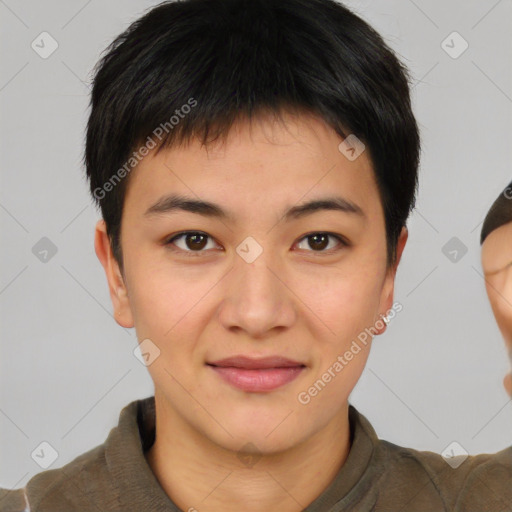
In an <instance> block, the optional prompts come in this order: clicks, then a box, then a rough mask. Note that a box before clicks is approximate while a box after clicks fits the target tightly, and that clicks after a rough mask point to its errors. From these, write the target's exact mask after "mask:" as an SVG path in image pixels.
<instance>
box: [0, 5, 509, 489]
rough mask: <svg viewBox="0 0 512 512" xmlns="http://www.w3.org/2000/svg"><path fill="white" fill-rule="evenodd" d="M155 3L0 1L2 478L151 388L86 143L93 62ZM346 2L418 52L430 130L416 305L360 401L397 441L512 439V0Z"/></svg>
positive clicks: (86, 445)
mask: <svg viewBox="0 0 512 512" xmlns="http://www.w3.org/2000/svg"><path fill="white" fill-rule="evenodd" d="M155 4H156V2H154V1H149V0H146V1H143V0H128V1H127V0H123V1H121V0H109V1H102V2H100V1H98V0H90V1H86V0H73V1H70V0H68V1H66V2H64V1H39V2H36V1H33V0H31V1H29V0H5V1H2V0H0V16H1V18H0V19H1V24H0V38H1V48H2V66H1V70H0V108H1V138H0V140H1V142H0V143H1V148H0V155H1V158H0V162H1V165H2V173H1V192H0V223H1V237H2V238H1V265H0V312H1V318H0V320H1V346H0V347H1V354H0V356H1V358H0V386H1V388H0V389H1V394H0V434H1V438H0V450H1V452H0V456H1V462H0V485H1V486H3V487H7V488H13V487H19V486H22V485H24V484H25V483H26V481H27V480H28V479H29V478H30V477H31V476H33V475H34V474H35V473H37V472H39V471H41V467H40V466H38V465H37V463H36V462H35V461H34V460H33V459H32V457H31V453H32V452H33V450H34V449H35V448H36V447H38V446H39V444H40V443H41V442H42V441H46V442H48V443H50V444H51V445H52V446H53V447H54V448H55V450H56V451H57V452H58V458H57V460H56V461H55V462H54V463H53V466H52V467H59V466H61V465H63V464H65V463H66V462H68V461H70V460H72V459H73V458H75V457H76V456H77V455H79V454H80V453H82V452H84V451H85V450H88V449H90V448H92V447H93V446H95V445H97V444H99V443H102V442H103V441H104V439H105V438H106V436H107V434H108V432H109V430H110V428H112V426H114V425H115V424H116V422H117V418H118V414H119V411H120V410H121V408H122V407H123V406H124V405H126V404H127V403H128V402H130V401H131V400H134V399H137V398H142V397H145V396H149V395H151V394H152V391H153V387H152V382H151V380H150V378H149V375H148V373H147V370H146V368H145V367H144V366H143V365H142V364H141V363H140V362H139V361H138V360H137V359H136V358H135V357H134V355H133V352H132V351H133V349H134V348H135V346H136V337H135V332H134V330H133V329H131V330H125V329H123V328H121V327H119V326H118V325H117V324H116V322H115V321H114V320H113V318H112V314H111V311H112V307H111V303H110V297H109V295H108V288H107V283H106V279H105V276H104V272H103V269H102V267H101V265H100V263H99V261H98V260H97V258H96V255H95V253H94V246H93V232H94V225H95V222H96V220H97V219H98V218H99V214H98V213H97V211H96V210H95V208H94V207H93V206H92V201H91V199H90V198H89V196H88V193H87V188H86V183H85V180H84V178H83V169H82V165H81V158H82V150H83V140H84V127H85V122H86V119H87V113H88V94H89V90H90V88H89V80H90V71H91V70H92V68H93V66H94V64H95V63H96V61H97V60H98V58H99V56H100V53H101V51H102V50H103V49H104V48H105V47H106V46H107V44H108V43H109V42H110V41H111V40H112V39H113V38H114V36H116V35H117V34H118V33H120V32H121V31H122V30H123V29H125V28H126V27H127V26H128V25H129V23H130V22H131V21H133V20H135V19H136V18H137V17H138V16H139V15H140V14H141V13H142V12H143V11H144V10H145V9H146V8H148V7H150V6H152V5H155ZM347 4H348V5H349V6H351V7H352V8H353V9H355V10H356V12H358V13H359V14H360V15H361V16H362V17H363V18H365V19H366V20H368V21H369V22H370V23H371V24H372V25H373V26H374V27H375V28H376V29H377V30H378V31H379V32H380V33H381V34H382V35H383V36H384V38H385V39H386V41H387V42H388V43H389V44H390V45H391V46H392V47H393V48H394V49H395V50H396V51H397V52H398V53H399V55H400V56H401V57H402V58H403V60H404V61H405V63H406V64H407V65H408V66H409V67H410V69H411V71H412V74H413V76H414V79H415V86H414V90H413V95H414V105H415V112H416V114H417V118H418V120H419V123H420V126H421V131H422V137H423V156H422V165H421V174H420V193H419V197H418V204H417V210H416V211H415V212H414V214H413V215H412V217H411V219H410V221H409V229H410V238H409V242H408V245H407V247H406V249H405V252H404V256H403V260H402V263H401V266H400V268H399V272H398V276H397V289H396V296H395V299H396V300H397V301H399V302H401V303H402V304H403V311H402V312H401V313H399V314H398V316H397V317H396V318H395V320H394V321H393V322H392V324H391V325H390V326H389V328H388V331H387V332H386V333H385V334H384V335H383V336H380V337H377V338H375V341H374V346H373V351H372V353H371V356H370V359H369V361H368V366H367V368H366V370H365V372H364V374H363V376H362V377H361V380H360V382H359V383H358V385H357V387H356V389H355V391H354V392H353V394H352V397H351V401H352V403H353V404H354V405H356V406H357V407H358V408H359V410H360V411H361V412H362V413H363V414H365V415H366V416H367V417H368V418H369V420H370V421H371V422H372V423H373V425H374V427H375V429H376V431H377V433H378V434H379V436H380V437H382V438H385V439H387V440H389V441H391V442H394V443H396V444H401V445H405V446H411V447H414V448H417V449H422V450H431V451H435V452H442V451H443V450H444V449H445V448H446V446H447V445H449V444H450V443H451V442H452V441H454V440H456V441H457V442H459V443H460V444H461V445H462V446H463V447H464V448H465V449H466V450H467V451H468V452H469V453H479V452H494V451H497V450H500V449H503V448H504V447H506V446H508V445H510V443H511V440H512V434H511V432H512V429H511V425H512V407H511V405H510V403H511V401H510V399H509V398H508V397H507V395H506V393H505V391H504V389H503V386H502V379H503V376H504V375H505V373H506V372H507V371H508V362H507V357H506V351H505V348H504V344H503V341H502V339H501V336H500V333H499V330H498V328H497V326H496V324H495V321H494V317H493V315H492V311H491V309H490V306H489V304H488V302H487V297H486V294H485V288H484V281H483V278H482V276H481V267H480V247H479V242H478V237H479V232H480V227H481V222H482V221H483V218H484V216H485V214H486V212H487V210H488V208H489V207H490V205H491V203H492V202H493V201H494V199H495V198H496V197H497V196H498V194H499V193H500V191H501V190H502V189H503V188H504V187H505V185H506V184H507V183H508V182H509V181H510V180H511V179H512V166H511V161H512V158H511V157H512V149H511V148H512V144H511V133H512V116H511V112H512V71H511V70H512V68H511V64H510V63H511V62H512V45H511V43H510V34H511V32H512V2H511V1H510V0H501V1H495V0H492V1H491V0H489V1H484V0H472V1H468V0H457V1H446V0H434V1H432V0H430V1H426V0H415V1H412V0H407V1H406V0H402V1H392V0H380V1H375V0H373V1H369V0H364V1H363V0H361V1H355V0H354V1H349V2H347ZM43 31H47V32H49V33H50V34H51V36H52V37H53V38H54V39H55V40H56V41H57V42H58V45H59V46H58V48H57V50H56V51H55V52H54V53H53V54H52V55H51V56H49V57H48V58H46V59H43V58H41V57H40V56H39V55H38V54H37V53H36V52H35V51H34V50H33V49H32V48H31V43H32V41H33V40H35V39H36V38H37V37H38V36H39V34H40V33H41V32H43ZM453 31H457V32H458V33H460V35H461V36H462V37H463V38H464V39H465V40H466V41H467V42H468V44H469V47H468V49H467V50H466V51H465V52H464V53H463V54H462V55H460V56H459V57H458V58H456V59H454V58H452V57H450V56H449V55H448V54H447V53H446V52H445V51H444V49H443V48H442V46H441V43H442V41H443V40H445V38H446V37H447V36H448V35H449V34H451V33H452V32H453ZM448 41H449V44H450V45H451V46H453V47H454V48H453V49H452V51H457V50H459V49H460V48H461V46H460V41H457V40H454V42H453V43H450V40H448ZM46 48H48V45H46ZM42 237H47V238H48V239H50V240H51V241H52V242H53V244H55V246H56V248H57V253H56V254H55V255H54V256H53V257H50V255H51V253H50V255H49V256H48V261H47V262H42V261H40V260H39V259H38V258H37V257H36V256H35V255H34V254H33V252H32V249H33V247H34V246H35V245H36V244H37V243H38V241H39V240H40V239H41V238H42ZM452 237H457V239H458V242H457V243H458V244H459V245H460V244H464V246H466V247H467V253H466V254H465V255H463V256H462V257H460V254H461V252H459V259H458V260H457V261H451V260H450V259H449V258H448V257H447V256H445V254H444V253H443V250H442V248H443V247H444V246H445V244H446V243H447V242H448V241H449V240H450V239H452ZM445 252H446V251H445Z"/></svg>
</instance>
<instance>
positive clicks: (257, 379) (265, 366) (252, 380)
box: [208, 356, 305, 392]
mask: <svg viewBox="0 0 512 512" xmlns="http://www.w3.org/2000/svg"><path fill="white" fill-rule="evenodd" d="M208 366H210V367H211V368H212V369H213V370H214V371H215V372H216V373H217V374H218V375H219V376H220V377H222V378H223V379H224V380H225V381H226V382H228V383H229V384H231V385H232V386H234V387H236V388H238V389H241V390H242V391H249V392H263V391H272V390H273V389H276V388H278V387H281V386H283V385H284V384H287V383H288V382H291V381H292V380H294V379H295V378H296V377H297V376H298V375H299V374H300V373H301V372H302V370H304V368H305V365H304V364H302V363H299V362H298V361H292V360H291V359H286V358H284V357H280V356H272V357H264V358H250V357H245V356H235V357H230V358H227V359H221V360H218V361H213V362H212V363H208Z"/></svg>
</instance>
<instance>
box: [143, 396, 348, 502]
mask: <svg viewBox="0 0 512 512" xmlns="http://www.w3.org/2000/svg"><path fill="white" fill-rule="evenodd" d="M155 406H156V411H157V414H156V437H155V442H154V444H153V446H152V447H151V449H150V450H148V452H147V453H146V458H147V461H148V464H149V465H150V467H151V470H152V471H153V473H154V474H155V476H156V478H157V480H158V481H159V483H160V485H161V487H162V488H163V490H164V491H165V493H166V494H167V495H168V496H169V497H170V499H171V500H172V501H173V502H174V503H175V504H176V506H178V507H179V508H180V509H181V510H184V511H187V512H194V511H201V512H217V511H222V512H231V511H235V510H236V511H237V512H238V511H240V510H244V511H246V512H261V511H268V510H280V511H282V512H298V511H301V510H304V509H305V508H306V507H307V506H308V505H309V504H310V503H312V502H313V501H314V500H315V499H316V498H317V497H318V496H319V495H320V494H322V492H323V491H324V490H325V489H326V488H327V487H328V485H329V484H330V483H331V482H332V481H333V479H334V478H335V476H336V474H337V473H338V471H339V470H340V468H341V466H342V465H343V464H344V462H345V460H346V458H347V456H348V453H349V451H350V425H349V421H348V403H346V404H345V407H343V408H342V410H341V411H340V413H339V414H338V415H337V416H335V417H334V418H333V419H332V420H331V421H330V422H329V423H328V424H327V425H325V426H324V427H323V428H322V429H321V430H319V431H317V432H316V433H315V434H314V435H312V436H311V437H310V438H308V439H306V440H305V441H304V442H302V443H301V444H300V445H298V446H294V447H292V448H290V449H288V450H286V451H282V452H278V453H270V454H258V455H257V456H256V457H254V458H252V459H251V455H249V454H245V455H244V456H243V460H244V461H245V465H244V464H241V463H240V461H241V460H242V459H241V454H240V453H236V452H233V451H232V450H229V449H225V448H223V447H221V446H219V445H218V444H216V443H214V442H213V441H211V440H210V439H208V438H207V437H205V436H204V435H203V434H202V433H201V432H198V431H197V430H196V429H194V428H193V427H192V426H191V425H190V424H188V423H186V422H184V421H183V419H182V418H180V417H179V416H177V415H176V414H175V413H174V411H173V410H172V408H171V407H169V406H168V404H166V403H165V402H164V401H163V400H159V399H158V397H157V395H156V394H155ZM251 461H252V463H251Z"/></svg>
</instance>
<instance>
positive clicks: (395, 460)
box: [358, 413, 512, 512]
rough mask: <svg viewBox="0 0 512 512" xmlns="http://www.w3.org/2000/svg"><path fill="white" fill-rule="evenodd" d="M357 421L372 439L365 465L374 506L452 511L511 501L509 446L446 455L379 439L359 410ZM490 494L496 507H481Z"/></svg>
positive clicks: (500, 507)
mask: <svg viewBox="0 0 512 512" xmlns="http://www.w3.org/2000/svg"><path fill="white" fill-rule="evenodd" d="M358 421H359V423H360V425H361V427H362V429H363V430H364V431H365V432H366V434H367V435H368V437H369V438H370V439H371V441H372V445H373V454H372V457H371V461H370V463H369V466H368V470H369V472H370V473H371V474H372V475H373V478H372V482H373V483H372V486H373V488H374V491H375V494H376V496H377V497H376V503H377V504H378V507H377V509H376V510H388V509H389V510H392V509H400V506H401V507H402V508H403V510H415V511H430V510H432V509H433V508H432V507H433V506H434V508H435V509H436V510H439V511H441V510H450V511H451V512H453V511H457V512H459V511H460V512H462V511H470V510H471V511H474V510H508V509H506V506H507V505H508V506H510V503H512V447H509V448H506V449H505V450H502V451H500V452H497V453H493V454H479V455H468V456H461V457H457V456H455V457H451V458H448V457H447V458H445V457H443V456H442V455H441V454H440V453H435V452H432V451H422V450H416V449H413V448H408V447H404V446H398V445H396V444H393V443H391V442H388V441H385V440H382V439H379V438H378V437H377V434H376V433H375V431H374V429H373V427H372V426H371V424H370V423H369V421H368V420H367V419H366V418H365V417H364V416H363V415H361V414H360V413H358ZM478 500H479V501H478ZM492 500H495V502H496V505H495V507H494V508H486V507H487V505H485V504H489V503H493V504H494V503H495V502H494V501H492ZM496 500H497V501H496ZM475 503H478V504H479V505H480V504H481V506H476V507H475ZM398 505H400V506H398ZM379 507H380V508H379ZM503 507H505V508H503Z"/></svg>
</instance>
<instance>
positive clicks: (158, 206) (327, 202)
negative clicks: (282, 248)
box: [144, 194, 366, 221]
mask: <svg viewBox="0 0 512 512" xmlns="http://www.w3.org/2000/svg"><path fill="white" fill-rule="evenodd" d="M180 210H181V211H186V212H191V213H196V214H198V215H202V216H204V217H211V218H218V219H221V220H226V221H233V220H234V217H235V216H234V215H233V214H231V213H229V212H226V211H224V210H223V209H222V207H221V206H219V205H217V204H215V203H211V202H209V201H201V200H196V199H193V198H190V197H185V196H182V195H179V194H170V195H167V196H164V197H161V198H160V199H159V200H158V201H157V202H156V203H155V204H153V205H152V206H150V207H149V208H148V209H147V210H146V211H145V213H144V217H153V216H156V215H161V214H166V213H171V212H174V211H180ZM321 210H330V211H339V212H343V213H348V214H352V215H355V216H358V217H362V218H364V217H366V215H365V213H364V211H363V209H362V208H361V207H360V206H358V205H357V204H356V203H354V202H352V201H349V200H348V199H344V198H343V197H339V196H337V197H325V198H320V199H315V200H313V201H309V202H307V203H303V204H299V205H297V206H292V207H290V208H288V209H287V210H285V212H284V213H283V215H282V217H284V219H285V221H290V220H295V219H298V218H301V217H304V216H305V215H310V214H312V213H315V212H318V211H321Z"/></svg>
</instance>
